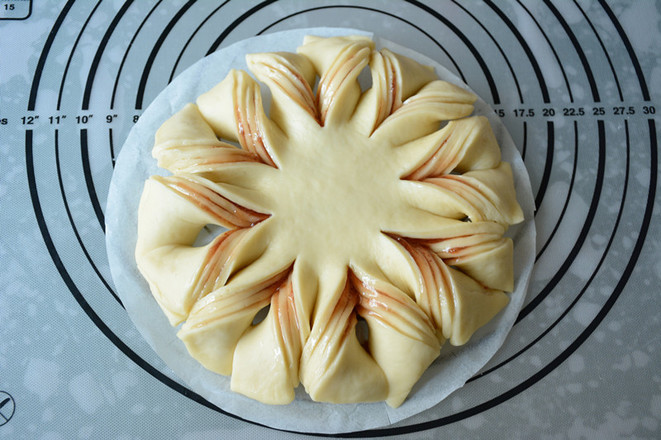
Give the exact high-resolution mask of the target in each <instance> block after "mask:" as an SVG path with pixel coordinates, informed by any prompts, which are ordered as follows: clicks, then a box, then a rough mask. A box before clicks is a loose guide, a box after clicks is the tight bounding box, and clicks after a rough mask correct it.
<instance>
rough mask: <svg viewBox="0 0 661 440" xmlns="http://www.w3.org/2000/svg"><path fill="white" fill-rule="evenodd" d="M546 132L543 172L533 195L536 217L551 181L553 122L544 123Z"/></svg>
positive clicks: (553, 147) (553, 138)
mask: <svg viewBox="0 0 661 440" xmlns="http://www.w3.org/2000/svg"><path fill="white" fill-rule="evenodd" d="M546 132H547V133H548V135H547V137H546V140H547V142H546V158H545V159H544V172H543V173H542V180H541V181H540V183H539V188H538V189H537V194H536V195H535V215H537V212H538V211H537V210H538V209H539V207H540V206H542V201H543V200H544V196H545V195H546V190H547V189H548V186H549V180H551V170H552V168H553V155H554V153H555V129H554V125H553V121H546Z"/></svg>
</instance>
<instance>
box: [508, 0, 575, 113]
mask: <svg viewBox="0 0 661 440" xmlns="http://www.w3.org/2000/svg"><path fill="white" fill-rule="evenodd" d="M516 2H517V3H518V4H519V6H521V7H522V8H523V9H524V10H525V11H526V13H527V14H528V16H530V18H531V19H532V21H533V22H534V23H535V25H536V26H537V29H539V32H540V33H541V34H542V36H543V37H544V39H545V40H546V44H548V46H549V48H550V49H551V52H552V53H553V57H554V58H555V61H556V63H557V64H558V67H559V68H560V72H561V73H562V78H563V79H564V80H565V86H566V87H567V93H569V102H574V95H573V94H572V91H571V86H570V84H569V79H568V78H567V72H565V68H564V67H563V64H562V62H560V57H559V56H558V52H557V51H556V50H555V47H553V43H551V40H550V39H549V37H548V35H546V32H544V28H542V26H541V25H540V24H539V21H537V19H536V18H535V16H534V15H533V14H532V12H530V10H529V9H528V8H527V7H526V6H525V5H524V4H523V3H521V0H516Z"/></svg>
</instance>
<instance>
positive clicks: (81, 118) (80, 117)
mask: <svg viewBox="0 0 661 440" xmlns="http://www.w3.org/2000/svg"><path fill="white" fill-rule="evenodd" d="M92 116H94V115H93V114H91V113H90V114H88V115H78V116H76V123H77V124H87V123H88V122H89V121H90V119H92Z"/></svg>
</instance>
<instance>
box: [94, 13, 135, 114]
mask: <svg viewBox="0 0 661 440" xmlns="http://www.w3.org/2000/svg"><path fill="white" fill-rule="evenodd" d="M132 4H133V0H126V1H125V2H124V3H123V4H122V7H121V8H119V11H117V14H115V16H114V17H113V19H112V21H111V22H110V25H108V29H106V32H105V33H104V34H103V37H101V41H100V42H99V47H98V48H97V49H96V53H95V54H94V59H92V64H91V65H90V69H89V73H88V74H87V81H86V83H85V90H84V92H83V103H82V106H81V107H82V109H83V110H89V106H90V98H91V95H92V86H93V85H94V79H95V78H96V70H97V69H98V68H99V63H100V62H101V56H102V55H103V52H104V51H105V50H106V47H107V46H108V41H110V37H111V35H112V34H113V32H115V28H116V27H117V25H118V24H119V21H120V20H121V19H122V17H123V16H124V14H125V13H126V11H127V10H128V9H129V7H130V6H131V5H132Z"/></svg>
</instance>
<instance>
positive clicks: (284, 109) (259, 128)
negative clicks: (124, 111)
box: [136, 37, 523, 407]
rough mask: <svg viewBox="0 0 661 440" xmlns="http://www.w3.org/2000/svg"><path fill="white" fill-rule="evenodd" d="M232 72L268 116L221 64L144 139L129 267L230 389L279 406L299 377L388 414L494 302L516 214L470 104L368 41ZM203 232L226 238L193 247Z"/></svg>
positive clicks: (329, 396) (338, 40)
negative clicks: (364, 80) (152, 164)
mask: <svg viewBox="0 0 661 440" xmlns="http://www.w3.org/2000/svg"><path fill="white" fill-rule="evenodd" d="M247 63H248V66H249V69H250V70H251V72H252V73H253V74H254V75H255V76H256V77H257V78H258V79H259V80H260V81H261V82H263V83H264V84H266V85H267V86H268V87H269V88H270V91H271V94H272V102H271V106H270V111H269V116H268V117H267V115H266V113H265V110H264V109H263V105H262V97H261V94H260V86H259V84H258V83H257V82H256V81H255V80H254V79H252V77H250V76H249V75H248V74H247V73H245V72H244V71H236V70H232V71H231V72H230V73H229V74H228V75H227V77H226V78H225V79H224V80H223V81H222V82H220V83H219V84H218V85H217V86H216V87H214V88H213V89H211V90H210V91H208V92H207V93H205V94H203V95H201V96H200V97H199V98H198V99H197V102H196V104H188V105H187V106H186V107H185V108H183V109H182V110H181V111H179V112H178V113H176V114H175V115H174V116H172V117H171V118H170V119H169V120H168V121H166V122H165V123H164V124H163V125H162V126H161V128H160V129H159V130H158V132H157V134H156V140H155V146H154V149H153V155H154V157H156V158H157V159H158V164H159V166H160V167H162V168H165V169H167V170H169V171H170V172H171V173H172V175H171V176H168V177H162V176H153V177H151V178H150V179H149V180H148V181H147V182H146V184H145V188H144V192H143V195H142V199H141V203H140V208H139V226H138V242H137V247H136V260H137V262H138V267H139V269H140V271H141V273H142V274H143V276H144V277H145V278H146V279H147V281H148V282H149V284H150V288H151V291H152V294H153V296H154V297H155V299H156V300H157V302H158V303H159V305H160V306H161V308H162V309H163V311H164V313H165V314H166V315H167V317H168V318H169V320H170V322H171V324H173V325H178V324H181V323H183V324H182V325H181V328H180V330H179V332H178V336H179V337H180V338H181V339H182V340H183V342H184V343H185V344H186V347H187V349H188V351H189V352H190V354H191V355H192V356H193V357H194V358H195V359H197V360H198V361H199V362H201V363H202V364H203V365H204V366H205V367H206V368H208V369H209V370H211V371H214V372H217V373H220V374H223V375H228V374H231V388H232V390H234V391H236V392H239V393H242V394H244V395H246V396H249V397H252V398H254V399H257V400H259V401H262V402H265V403H271V404H283V403H288V402H290V401H292V399H293V398H294V389H295V388H296V387H297V386H298V384H299V383H302V384H303V385H304V387H305V390H306V391H307V393H308V394H309V395H310V397H311V398H312V399H313V400H316V401H325V402H335V403H345V402H369V401H380V400H385V401H386V402H387V403H388V404H389V405H390V406H393V407H396V406H398V405H400V404H401V403H402V402H403V401H404V400H405V398H406V396H407V395H408V394H409V392H410V390H411V387H412V386H413V385H414V384H415V382H416V381H417V380H418V379H419V377H420V376H421V375H422V373H423V372H424V371H425V370H426V369H427V367H428V366H429V365H430V364H431V362H432V361H433V360H434V359H435V358H436V357H437V356H438V355H439V352H440V348H441V346H442V344H443V343H444V342H445V341H446V340H448V341H449V342H450V343H451V344H453V345H461V344H464V343H466V342H467V341H468V340H469V338H470V337H471V335H472V334H473V333H474V332H475V330H477V329H478V328H480V327H481V326H483V325H484V324H485V323H487V322H488V321H489V320H491V319H492V318H493V317H494V316H495V315H496V314H497V313H498V312H499V311H500V310H501V309H502V308H503V307H504V306H505V305H506V304H507V302H508V296H507V295H506V294H505V293H504V292H506V291H511V290H512V287H513V268H512V266H513V263H512V241H511V240H510V239H509V238H506V237H504V236H503V234H504V233H505V231H506V229H507V227H508V225H511V224H515V223H518V222H521V221H522V220H523V214H522V211H521V208H520V207H519V205H518V203H517V201H516V196H515V193H514V185H513V178H512V172H511V169H510V166H509V164H507V163H504V162H501V157H500V150H499V147H498V145H497V142H496V139H495V136H494V134H493V132H492V130H491V127H490V125H489V123H488V121H487V120H486V118H484V117H470V115H471V113H472V111H473V103H474V101H475V99H476V98H475V96H474V95H473V94H471V93H469V92H467V91H465V90H464V89H461V88H459V87H457V86H455V85H452V84H450V83H448V82H444V81H440V80H438V79H437V77H436V75H435V74H434V71H433V69H432V68H430V67H427V66H423V65H421V64H418V63H417V62H415V61H413V60H411V59H409V58H406V57H404V56H401V55H398V54H395V53H393V52H391V51H388V50H386V49H383V50H380V51H376V50H375V49H374V45H373V43H372V41H371V40H370V39H369V38H366V37H332V38H319V37H306V39H305V41H304V44H303V45H302V46H301V47H300V48H299V49H298V51H297V53H285V52H277V53H261V54H251V55H248V56H247ZM368 65H369V69H370V71H371V77H372V85H371V87H370V88H368V89H367V90H366V91H362V90H361V87H360V85H359V82H358V75H359V73H360V72H361V71H362V70H363V69H364V68H365V66H368ZM317 78H318V84H316V86H315V81H316V79H317ZM315 89H316V92H315ZM446 121H449V122H447V123H446V124H445V125H444V126H443V125H442V124H443V123H445V122H446ZM220 139H223V140H220ZM229 142H234V144H237V143H238V144H239V145H240V147H237V146H235V145H232V144H231V143H229ZM205 225H219V226H222V227H223V228H226V229H227V230H226V232H224V233H222V234H220V235H218V236H217V237H216V238H214V239H213V240H212V241H211V242H210V243H208V244H206V245H202V246H195V245H194V243H195V242H196V239H197V237H198V235H199V233H200V231H201V229H202V228H203V227H205ZM267 307H268V314H267V315H266V318H265V319H263V321H261V322H259V323H256V322H255V316H256V315H257V314H258V312H260V311H262V310H263V309H265V308H267Z"/></svg>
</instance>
